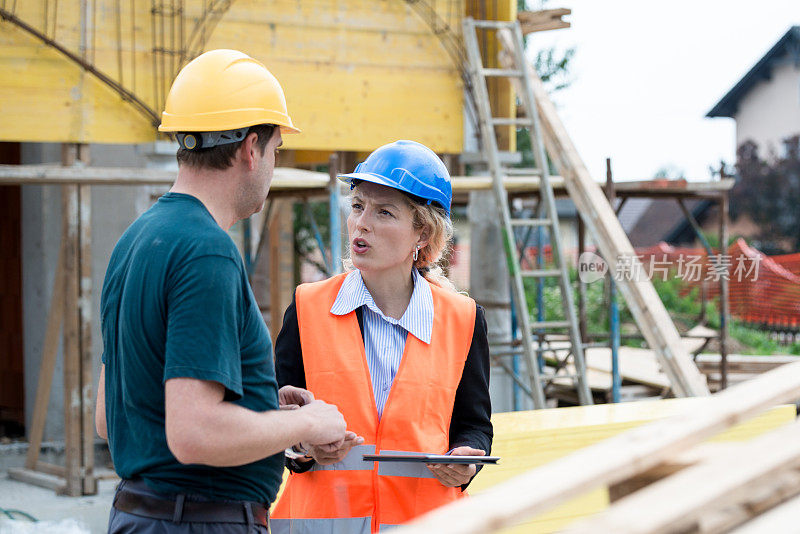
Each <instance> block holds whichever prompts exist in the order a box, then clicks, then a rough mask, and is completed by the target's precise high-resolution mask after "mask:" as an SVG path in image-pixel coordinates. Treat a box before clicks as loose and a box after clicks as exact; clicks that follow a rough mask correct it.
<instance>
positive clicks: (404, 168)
mask: <svg viewBox="0 0 800 534" xmlns="http://www.w3.org/2000/svg"><path fill="white" fill-rule="evenodd" d="M339 179H340V180H342V181H343V182H346V183H348V184H350V188H351V189H352V188H353V187H354V184H353V180H361V181H364V182H372V183H374V184H380V185H385V186H387V187H391V188H394V189H398V190H400V191H403V192H405V193H408V194H410V195H412V196H414V197H417V198H419V199H422V200H423V201H427V203H428V204H431V203H435V204H437V205H439V206H441V207H442V208H443V209H444V211H445V212H446V213H447V216H448V217H449V216H450V202H451V201H452V199H453V188H452V186H451V185H450V173H449V172H447V167H445V165H444V163H442V160H440V159H439V156H437V155H436V154H435V153H434V152H433V150H431V149H430V148H428V147H426V146H425V145H423V144H420V143H417V142H415V141H395V142H394V143H389V144H388V145H383V146H382V147H380V148H378V149H376V150H375V151H374V152H373V153H372V154H370V155H369V156H368V157H367V159H366V160H365V161H364V162H363V163H359V164H358V165H357V166H356V170H355V172H351V173H348V174H340V175H339Z"/></svg>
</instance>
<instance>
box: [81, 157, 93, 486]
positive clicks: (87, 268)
mask: <svg viewBox="0 0 800 534" xmlns="http://www.w3.org/2000/svg"><path fill="white" fill-rule="evenodd" d="M87 150H88V147H87ZM85 157H86V159H88V152H87V153H86V156H85ZM78 253H79V257H78V326H79V329H80V330H79V338H78V341H79V350H80V352H79V357H80V404H81V408H80V410H81V479H82V483H83V488H82V493H83V494H84V495H95V494H96V493H97V480H96V479H95V477H94V435H95V423H94V409H95V406H94V393H93V392H94V373H93V372H92V369H93V367H94V362H93V358H92V188H91V186H90V185H79V186H78Z"/></svg>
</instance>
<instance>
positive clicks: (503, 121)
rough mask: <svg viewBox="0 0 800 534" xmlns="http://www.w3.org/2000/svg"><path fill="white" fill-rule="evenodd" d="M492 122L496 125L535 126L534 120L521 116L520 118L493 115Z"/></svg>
mask: <svg viewBox="0 0 800 534" xmlns="http://www.w3.org/2000/svg"><path fill="white" fill-rule="evenodd" d="M492 123H493V124H494V125H495V126H510V125H512V124H519V125H524V126H533V121H532V120H530V119H529V118H527V117H520V118H510V117H492Z"/></svg>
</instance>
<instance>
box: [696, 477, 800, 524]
mask: <svg viewBox="0 0 800 534" xmlns="http://www.w3.org/2000/svg"><path fill="white" fill-rule="evenodd" d="M751 490H752V491H750V492H749V493H748V494H747V496H746V498H745V499H741V500H739V501H738V502H736V504H734V505H730V506H724V507H723V508H721V509H719V510H713V511H709V512H708V513H703V514H702V515H701V516H700V518H699V520H698V521H697V528H698V534H723V533H727V532H730V531H731V529H732V528H735V527H737V526H739V525H742V524H744V523H746V522H747V521H749V520H751V519H753V518H754V517H756V516H758V515H760V514H762V513H764V512H766V511H768V510H769V509H771V508H774V507H775V506H777V505H778V504H780V503H782V502H784V501H785V500H787V499H790V498H792V497H794V496H796V495H797V494H798V493H800V470H798V469H790V470H785V471H781V472H780V473H778V474H777V475H775V476H774V477H773V478H772V479H771V480H770V481H769V483H768V484H756V485H754V486H752V487H751ZM781 532H785V531H781Z"/></svg>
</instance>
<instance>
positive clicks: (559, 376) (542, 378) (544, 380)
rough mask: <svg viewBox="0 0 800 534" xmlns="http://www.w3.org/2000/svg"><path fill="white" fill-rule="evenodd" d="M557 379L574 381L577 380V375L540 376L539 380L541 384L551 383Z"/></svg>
mask: <svg viewBox="0 0 800 534" xmlns="http://www.w3.org/2000/svg"><path fill="white" fill-rule="evenodd" d="M557 378H569V379H570V380H575V379H577V378H578V375H574V374H569V375H542V376H540V377H539V379H540V380H541V381H542V382H551V381H553V380H555V379H557Z"/></svg>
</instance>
